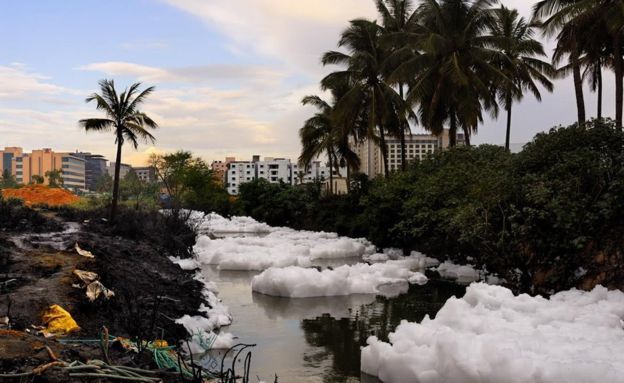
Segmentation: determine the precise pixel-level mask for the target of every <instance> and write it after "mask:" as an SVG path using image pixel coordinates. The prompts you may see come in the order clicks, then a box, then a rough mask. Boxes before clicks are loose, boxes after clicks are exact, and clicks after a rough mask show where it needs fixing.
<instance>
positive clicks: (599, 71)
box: [596, 66, 603, 120]
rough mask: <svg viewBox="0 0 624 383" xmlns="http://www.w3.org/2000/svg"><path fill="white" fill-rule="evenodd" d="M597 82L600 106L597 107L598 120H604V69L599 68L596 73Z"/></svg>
mask: <svg viewBox="0 0 624 383" xmlns="http://www.w3.org/2000/svg"><path fill="white" fill-rule="evenodd" d="M596 80H597V82H598V89H597V92H598V105H597V107H596V118H597V119H599V120H602V87H603V85H602V68H601V67H600V66H598V69H597V72H596Z"/></svg>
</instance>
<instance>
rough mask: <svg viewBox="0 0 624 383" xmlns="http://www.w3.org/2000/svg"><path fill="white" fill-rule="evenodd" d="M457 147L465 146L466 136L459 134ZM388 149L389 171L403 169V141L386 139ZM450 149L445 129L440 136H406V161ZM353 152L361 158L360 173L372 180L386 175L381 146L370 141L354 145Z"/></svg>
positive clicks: (420, 158)
mask: <svg viewBox="0 0 624 383" xmlns="http://www.w3.org/2000/svg"><path fill="white" fill-rule="evenodd" d="M457 145H464V135H463V134H461V133H458V134H457ZM386 147H387V149H388V170H390V171H391V172H392V171H395V170H399V169H401V152H402V150H401V141H400V140H399V139H398V138H396V137H386ZM448 147H449V133H448V130H447V129H445V130H444V132H443V133H442V134H441V135H440V136H435V135H433V134H409V135H406V136H405V159H406V161H407V162H410V161H413V160H414V159H418V160H422V159H424V158H425V157H426V156H428V155H430V154H433V153H435V152H437V151H439V150H443V149H446V148H448ZM352 149H353V151H354V152H355V153H356V154H357V155H358V157H359V158H360V172H361V173H364V174H366V175H368V176H369V177H370V178H374V177H377V176H379V175H383V174H384V166H383V159H382V156H381V148H380V146H379V145H378V144H377V143H375V142H373V141H371V140H368V139H365V140H363V141H360V142H356V143H353V144H352Z"/></svg>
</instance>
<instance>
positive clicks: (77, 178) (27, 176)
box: [1, 148, 85, 190]
mask: <svg viewBox="0 0 624 383" xmlns="http://www.w3.org/2000/svg"><path fill="white" fill-rule="evenodd" d="M1 153H2V156H1V157H2V169H3V171H4V170H9V171H10V172H11V174H12V175H13V176H14V177H15V180H16V181H17V182H18V183H21V184H28V183H31V182H32V181H33V176H41V177H43V179H44V183H45V184H48V183H49V179H48V177H47V176H46V173H48V172H50V171H53V170H58V171H60V172H61V175H62V177H63V185H64V186H65V187H67V188H70V189H78V190H84V189H85V160H84V159H83V158H80V157H79V156H76V155H75V154H74V153H57V152H54V151H53V150H52V149H49V148H46V149H39V150H33V151H32V152H31V153H24V152H23V151H22V149H21V148H5V149H4V150H3V151H2V152H1Z"/></svg>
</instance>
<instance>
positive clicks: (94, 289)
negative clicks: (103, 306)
mask: <svg viewBox="0 0 624 383" xmlns="http://www.w3.org/2000/svg"><path fill="white" fill-rule="evenodd" d="M100 295H103V296H104V298H106V299H109V298H110V297H113V296H115V293H114V292H113V291H112V290H109V289H108V288H106V287H105V286H104V285H103V284H102V283H101V282H100V281H95V282H92V283H90V284H89V286H87V298H89V300H90V301H91V302H93V301H95V300H96V299H98V297H99V296H100Z"/></svg>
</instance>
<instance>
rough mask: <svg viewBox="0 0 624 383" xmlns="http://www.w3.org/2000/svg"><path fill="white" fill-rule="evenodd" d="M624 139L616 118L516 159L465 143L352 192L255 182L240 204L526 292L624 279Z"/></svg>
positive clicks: (270, 217) (551, 139)
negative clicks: (481, 270) (457, 265)
mask: <svg viewBox="0 0 624 383" xmlns="http://www.w3.org/2000/svg"><path fill="white" fill-rule="evenodd" d="M623 142H624V135H623V134H622V133H621V132H620V131H619V130H618V129H616V127H615V124H614V123H613V122H610V121H605V122H602V121H597V120H596V121H592V122H590V123H587V124H585V125H580V126H579V125H573V126H570V127H567V128H555V129H552V130H551V131H550V132H548V133H542V134H539V135H537V136H536V137H535V139H534V140H533V141H532V142H531V143H529V144H527V145H526V146H525V148H524V150H523V151H522V152H521V153H519V154H510V153H509V152H507V151H506V150H505V149H504V148H502V147H498V146H491V145H482V146H479V147H475V148H467V147H458V148H454V149H452V150H449V151H444V152H440V153H437V154H435V155H433V156H431V157H429V158H427V159H425V160H424V161H421V162H417V163H414V164H411V165H410V166H409V168H408V169H407V170H406V171H405V172H396V173H392V175H391V176H390V177H389V178H388V179H387V180H386V179H379V178H378V179H375V180H372V181H369V180H367V179H366V178H365V177H362V176H358V177H354V179H353V181H352V192H351V193H350V194H349V195H344V196H325V197H323V196H321V195H320V192H319V191H318V188H315V187H313V186H312V185H308V186H303V187H296V186H295V187H293V186H289V185H285V184H281V185H279V184H269V183H267V182H265V181H255V182H252V183H249V184H245V185H242V186H241V194H240V199H239V208H240V209H241V213H242V214H248V215H251V216H253V217H254V218H257V219H259V220H262V221H265V222H267V223H269V224H272V225H288V226H291V227H295V228H300V229H310V230H326V231H337V232H339V233H340V234H344V235H351V236H362V237H367V238H368V239H370V240H372V241H373V242H374V243H375V244H376V245H378V246H380V247H390V246H392V247H401V248H403V249H405V250H412V249H413V250H419V251H422V252H425V253H426V254H428V255H430V256H436V257H439V258H441V259H445V258H450V259H451V260H453V261H456V262H461V263H465V262H468V261H470V262H473V263H476V264H477V265H479V266H485V267H487V269H488V271H490V272H496V273H498V274H500V275H502V276H504V277H505V278H506V279H507V280H508V281H510V282H511V283H512V284H514V285H515V286H517V287H518V288H519V289H521V290H523V291H528V290H530V289H531V288H532V286H533V285H535V287H536V288H537V289H538V290H539V291H550V290H551V289H554V290H559V289H562V288H569V287H571V286H575V285H578V284H579V283H580V282H581V281H582V280H587V278H594V279H595V278H598V282H601V283H605V284H615V283H618V282H617V280H615V279H614V278H615V277H616V276H617V275H618V273H619V272H621V270H620V269H619V268H620V267H621V266H620V265H621V262H620V258H621V257H622V253H621V252H622V248H623V246H622V245H623V243H622V239H621V232H622V229H623V228H624V216H623V215H622V211H624V169H623V165H624V156H623V154H622V143H623Z"/></svg>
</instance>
